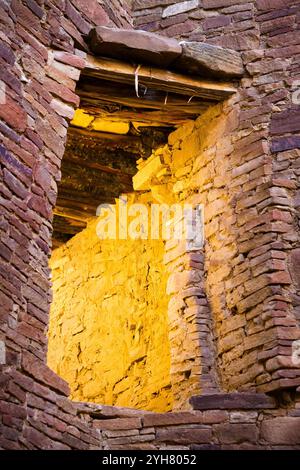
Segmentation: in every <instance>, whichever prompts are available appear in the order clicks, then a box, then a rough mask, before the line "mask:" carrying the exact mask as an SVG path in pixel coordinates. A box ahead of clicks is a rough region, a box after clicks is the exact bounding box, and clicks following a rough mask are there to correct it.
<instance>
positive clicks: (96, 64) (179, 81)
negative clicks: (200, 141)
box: [82, 55, 236, 101]
mask: <svg viewBox="0 0 300 470" xmlns="http://www.w3.org/2000/svg"><path fill="white" fill-rule="evenodd" d="M82 75H83V76H84V75H87V76H93V77H97V78H99V79H104V80H112V81H114V82H118V83H130V84H132V85H133V86H135V80H136V79H138V83H139V84H140V85H144V86H146V87H149V88H152V89H154V90H164V91H169V92H172V93H177V94H179V95H187V96H190V97H191V96H198V97H200V98H204V99H208V100H213V101H221V100H224V99H225V98H227V97H228V96H230V95H232V94H233V93H235V92H236V88H235V87H233V86H232V85H231V84H230V83H224V82H213V81H209V80H200V79H196V78H192V77H188V76H186V75H182V74H179V73H174V72H170V71H169V70H162V69H159V68H157V67H150V66H147V65H141V66H139V69H137V67H135V66H133V65H131V64H128V63H125V62H121V61H119V60H113V59H107V58H103V57H93V56H91V55H88V56H87V61H86V67H85V68H84V70H83V72H82Z"/></svg>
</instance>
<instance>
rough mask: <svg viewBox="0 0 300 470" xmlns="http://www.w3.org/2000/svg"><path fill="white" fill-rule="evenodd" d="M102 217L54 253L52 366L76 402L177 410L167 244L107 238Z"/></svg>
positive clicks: (154, 241) (51, 336) (51, 262)
mask: <svg viewBox="0 0 300 470" xmlns="http://www.w3.org/2000/svg"><path fill="white" fill-rule="evenodd" d="M96 227H97V220H96V221H95V222H91V223H90V224H89V226H88V227H87V228H86V229H85V230H83V231H82V232H81V233H79V234H78V235H76V236H75V237H73V238H72V239H71V240H70V241H69V242H68V243H66V244H65V245H63V246H62V247H61V248H58V249H56V250H55V251H54V252H53V255H52V257H51V261H50V268H51V269H52V281H53V296H54V298H53V303H52V306H51V311H50V325H49V343H48V365H49V367H51V369H53V370H54V371H55V372H56V373H57V374H58V375H59V376H61V377H63V378H64V379H65V380H66V381H67V382H68V383H69V385H70V388H71V398H72V399H73V400H76V401H89V402H95V403H103V404H108V405H117V406H127V407H128V406H130V407H132V408H142V409H148V410H152V411H168V410H170V409H171V408H172V392H171V385H170V346H169V338H168V335H169V331H168V318H167V304H168V298H167V295H166V283H167V272H166V270H165V266H164V264H163V255H164V243H163V242H162V241H161V240H153V241H152V240H130V239H129V240H100V239H99V238H98V237H97V234H96Z"/></svg>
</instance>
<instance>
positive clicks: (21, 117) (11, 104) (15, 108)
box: [0, 93, 27, 132]
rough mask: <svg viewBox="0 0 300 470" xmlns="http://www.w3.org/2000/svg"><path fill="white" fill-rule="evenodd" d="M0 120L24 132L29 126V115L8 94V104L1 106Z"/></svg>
mask: <svg viewBox="0 0 300 470" xmlns="http://www.w3.org/2000/svg"><path fill="white" fill-rule="evenodd" d="M0 118H2V119H4V121H5V122H7V124H8V125H9V126H11V127H12V128H13V129H15V130H17V131H21V132H22V131H24V130H25V128H26V125H27V114H26V112H25V111H24V109H23V108H21V106H19V104H17V103H16V102H15V101H13V100H12V99H11V97H10V96H9V95H8V93H6V102H5V103H4V104H1V105H0Z"/></svg>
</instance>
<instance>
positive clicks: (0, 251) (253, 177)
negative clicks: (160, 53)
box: [0, 0, 300, 449]
mask: <svg viewBox="0 0 300 470" xmlns="http://www.w3.org/2000/svg"><path fill="white" fill-rule="evenodd" d="M159 3H160V5H159V6H157V2H154V1H152V0H141V1H140V0H135V1H134V2H133V9H134V11H135V25H136V26H138V27H142V28H145V29H148V30H152V31H159V32H160V33H161V34H167V35H169V36H172V37H178V38H181V39H187V38H189V39H194V40H205V41H207V42H209V43H213V44H217V45H223V46H226V47H230V48H233V49H236V50H239V51H242V52H243V59H244V63H245V65H246V68H247V71H248V76H246V77H245V78H244V79H243V80H242V82H241V85H240V87H239V91H238V94H237V95H236V97H235V98H234V99H233V100H232V101H231V102H229V103H226V104H225V107H224V109H222V112H224V113H225V116H226V119H225V116H224V115H223V116H221V115H220V116H219V117H218V116H217V115H216V116H215V120H213V121H212V123H211V127H210V128H206V127H205V126H203V122H202V125H201V119H200V120H199V121H198V125H199V129H200V131H201V132H202V134H203V133H204V136H203V141H205V139H207V138H212V140H213V141H214V143H215V145H212V144H210V146H209V147H210V149H208V148H207V150H206V152H205V158H206V160H203V161H202V160H201V159H200V160H199V165H200V167H201V171H199V172H198V174H197V173H196V172H194V175H195V178H196V181H197V178H199V180H198V185H199V186H197V188H198V189H199V187H201V188H204V187H205V185H206V184H207V185H208V188H209V191H208V190H207V189H208V188H207V189H204V195H203V196H201V197H204V196H205V197H207V202H208V208H207V209H208V215H207V218H208V219H207V221H208V226H207V228H206V234H207V238H208V244H207V247H206V260H208V261H209V265H208V261H205V263H206V272H207V276H208V282H207V283H206V285H207V293H208V297H210V299H211V300H210V302H211V311H212V314H213V319H214V321H215V324H216V330H215V331H216V340H217V341H216V343H217V344H216V346H217V348H219V349H218V353H219V356H218V361H217V362H218V370H219V377H221V378H223V384H224V387H225V388H227V389H230V388H235V387H239V388H240V387H244V386H245V387H249V386H250V387H256V388H257V389H263V390H266V391H272V390H275V389H277V390H278V389H279V388H282V387H295V386H296V385H299V374H298V372H299V370H296V369H295V368H293V367H291V362H290V358H291V343H292V341H293V340H294V339H299V330H298V323H299V304H300V301H299V293H300V290H299V268H298V261H299V232H298V231H299V223H298V222H299V221H298V212H297V210H298V207H299V133H300V126H299V122H300V120H299V105H298V104H297V103H293V101H292V96H293V94H294V91H295V90H294V88H295V85H294V81H295V80H297V79H298V80H299V78H300V77H299V51H300V44H299V35H298V34H297V31H298V29H299V19H300V16H299V1H297V0H276V1H272V2H271V1H270V0H256V1H249V2H244V1H237V0H201V1H199V4H198V2H196V0H192V1H187V2H184V3H185V6H184V8H186V10H185V11H182V10H181V13H180V12H179V11H178V10H177V12H176V9H177V8H178V6H179V5H180V3H182V4H183V2H180V3H178V2H176V4H174V2H173V0H160V2H159ZM111 4H112V2H103V7H101V6H100V4H99V2H96V0H95V1H94V0H90V1H89V2H85V1H84V2H83V1H81V0H51V1H50V0H39V1H37V2H32V1H30V0H24V1H21V0H12V1H11V2H7V1H5V0H1V1H0V8H1V16H0V23H1V41H2V42H1V45H0V64H1V67H0V80H2V81H4V83H5V84H6V87H7V88H6V90H7V93H6V104H5V105H1V106H0V118H1V121H0V133H1V145H0V155H1V178H2V181H3V182H4V184H2V185H1V187H0V191H1V222H0V230H1V243H0V256H1V263H0V267H1V284H0V294H1V327H0V328H1V337H0V341H1V362H2V363H4V364H2V365H0V381H1V391H0V411H1V437H0V447H1V448H5V449H14V448H16V449H19V448H23V449H24V448H57V449H59V448H78V449H81V448H91V447H96V448H102V443H101V442H100V443H99V432H95V430H93V427H92V422H91V420H90V419H86V416H87V414H86V413H84V412H79V411H78V408H77V405H74V404H72V403H71V402H70V401H69V400H67V399H66V398H65V396H66V395H67V394H68V393H69V392H68V387H67V386H66V384H65V382H64V381H63V380H62V379H59V378H58V377H57V376H56V375H55V374H54V373H53V372H52V371H51V370H50V369H49V368H47V366H45V355H46V353H45V351H46V335H45V329H46V325H47V323H48V309H49V304H50V283H49V269H48V257H49V254H50V246H51V231H52V226H51V218H52V215H51V212H52V207H53V206H54V204H55V200H56V193H57V188H56V180H57V179H58V178H59V176H60V162H61V158H62V156H63V153H64V144H65V138H66V132H67V127H68V121H69V119H70V118H71V117H72V115H73V108H74V107H76V106H77V104H78V99H77V97H76V95H75V94H74V90H75V86H76V81H77V80H78V77H79V75H80V69H81V68H82V67H84V53H83V51H84V50H85V47H86V46H85V44H84V42H83V39H82V36H83V35H85V34H87V33H88V31H89V29H90V27H91V25H95V24H110V25H112V24H115V25H118V26H120V25H122V26H123V25H124V26H130V23H131V20H130V18H129V17H128V16H127V14H126V8H125V9H123V8H120V9H119V8H118V7H119V6H120V3H119V2H116V3H115V4H114V8H111V6H110V5H111ZM124 5H125V4H124ZM171 5H172V6H174V5H176V8H175V13H177V14H170V10H169V13H167V12H166V11H165V8H166V7H169V6H171ZM186 5H187V7H186ZM190 7H191V8H190ZM163 11H164V12H165V14H163ZM173 12H174V9H173ZM108 15H111V19H110V18H109V16H108ZM165 15H166V16H165ZM215 111H216V113H217V114H218V112H219V111H221V110H219V111H218V109H216V110H215ZM204 129H205V130H204ZM229 129H230V130H231V135H230V137H229V136H228V133H229ZM221 130H222V132H221ZM197 132H198V131H197ZM197 132H196V133H195V134H194V138H195V139H197V137H196V136H197V135H198V133H197ZM224 132H225V134H224ZM212 133H213V134H214V135H213V136H212V135H211V134H212ZM220 133H221V134H222V140H221V138H220V142H219V140H217V138H216V136H220ZM226 133H227V138H226ZM201 145H202V144H201ZM221 147H222V148H221ZM210 154H212V155H213V156H214V157H215V158H217V161H218V166H217V168H216V167H215V163H214V161H213V158H212V159H211V160H210ZM226 157H228V158H226ZM204 162H206V163H204ZM186 168H188V165H187V166H186ZM192 169H193V168H191V170H192ZM195 169H196V167H194V169H193V170H195ZM211 172H212V173H213V175H214V187H213V188H212V187H209V185H210V184H211V183H210V182H209V181H210V178H211V176H210V173H211ZM180 179H182V180H183V188H182V190H181V191H178V193H179V194H180V192H182V196H183V197H185V196H184V194H185V192H191V193H192V191H197V192H198V189H197V188H196V189H195V190H192V189H191V187H190V186H189V185H188V186H186V185H185V182H184V179H185V178H184V175H182V176H181V177H180ZM190 190H191V191H190ZM201 192H202V191H200V193H201ZM187 197H190V194H189V195H188V196H187ZM221 214H223V215H226V217H220V215H221ZM210 217H211V219H210ZM210 220H211V222H212V223H210ZM224 259H225V260H226V263H224ZM225 292H226V294H225ZM196 297H197V296H196ZM245 321H246V323H245ZM206 337H207V335H206ZM232 346H233V347H232ZM246 351H249V352H247V353H246V354H243V353H245V352H246ZM257 361H259V362H257ZM228 365H229V367H228ZM209 367H210V369H211V371H212V368H211V366H209ZM227 367H228V370H227ZM225 368H226V370H225ZM239 373H240V375H238V374H239ZM230 377H234V378H236V377H237V379H236V380H234V381H233V382H231V379H230V381H229V378H230ZM288 406H291V407H292V408H293V409H291V410H289V408H288ZM296 406H297V405H296ZM298 412H299V411H298V410H297V407H296V408H295V404H294V403H293V402H291V404H290V405H286V407H283V408H279V407H278V408H277V410H275V411H274V412H272V414H270V413H269V412H268V411H267V412H266V416H265V417H266V419H267V420H266V421H263V422H261V421H259V424H258V427H257V428H255V429H256V431H255V430H254V428H253V427H251V429H250V430H249V429H248V428H245V424H246V425H247V423H242V424H243V426H242V427H237V428H235V429H236V431H237V432H236V434H235V436H236V437H235V438H234V442H233V443H232V444H231V442H230V443H228V439H230V438H229V437H228V435H231V433H232V432H233V428H232V426H233V424H234V423H233V424H232V425H230V426H229V428H228V427H227V428H226V426H225V427H224V425H222V423H219V424H218V423H216V425H215V427H213V431H212V432H213V434H210V432H211V431H208V432H207V431H206V434H205V437H202V438H201V437H199V439H198V438H197V437H196V436H198V435H199V436H201V435H202V436H203V434H202V433H199V434H198V433H196V434H195V437H194V439H196V440H197V439H198V441H199V440H200V439H205V440H208V439H212V440H213V441H214V440H215V442H216V443H218V444H217V445H220V442H221V443H223V444H222V445H223V446H227V445H232V446H233V447H234V446H237V445H238V446H241V445H242V443H243V442H249V440H254V439H255V440H256V441H255V442H256V443H257V444H252V446H255V447H257V446H260V447H265V448H270V446H271V447H273V448H274V447H275V448H276V446H289V445H292V443H294V446H297V445H298V447H299V439H298V438H297V434H296V431H297V429H299V422H298V421H299V418H297V413H298ZM287 413H288V414H289V416H286V414H287ZM274 415H275V416H274ZM88 416H89V415H88ZM169 416H172V415H169ZM181 416H182V415H181ZM226 416H227V415H226ZM271 416H272V417H273V419H271ZM170 419H172V418H170ZM201 419H202V418H201ZM205 419H206V418H205ZM226 419H227V418H226ZM233 419H236V418H233ZM242 419H243V418H242ZM247 419H248V418H247ZM249 419H250V418H249ZM251 419H253V418H251ZM255 419H256V418H255ZM183 420H184V423H185V424H184V425H183V427H185V426H188V427H189V425H188V424H187V423H188V418H187V416H185V417H184V418H183ZM220 424H221V428H220V427H219V426H220ZM115 425H116V423H114V426H115ZM202 425H203V421H201V426H202ZM123 426H124V425H123ZM175 426H178V425H177V424H176V425H175ZM179 426H180V425H179ZM192 426H194V425H193V424H192ZM213 426H214V425H213ZM234 426H236V425H234ZM239 426H240V425H239ZM247 426H248V425H247ZM139 429H141V428H140V427H139V426H136V427H135V428H134V429H133V432H130V433H129V436H128V431H127V438H128V437H130V435H141V436H143V435H144V431H143V432H142V431H139ZM149 429H151V431H150V432H148V434H150V438H149V437H141V438H140V441H145V442H146V443H145V444H144V445H145V446H147V448H149V446H150V445H153V446H154V447H164V446H170V445H172V446H176V445H178V439H179V440H181V442H180V443H179V445H181V444H182V445H186V444H185V443H183V442H182V439H184V428H182V427H179V428H178V429H180V436H181V437H176V435H178V434H176V433H178V429H177V430H176V432H175V434H173V436H170V434H169V435H168V434H166V433H162V434H161V435H160V436H159V433H158V430H157V428H156V427H153V428H148V430H149ZM192 429H193V434H194V427H193V428H192ZM210 429H211V428H210ZM220 429H221V430H222V429H223V431H222V432H223V434H221V436H222V437H217V436H220V434H218V432H220V431H219V430H220ZM246 429H248V431H246ZM122 431H124V430H122ZM125 431H126V430H125ZM129 431H130V430H129ZM242 431H243V432H246V435H245V434H244V435H243V436H244V437H240V436H241V433H242ZM247 432H249V433H250V434H247ZM224 433H225V434H224ZM258 433H260V434H258ZM125 434H126V432H125ZM125 434H124V432H123V435H124V437H123V441H122V440H121V442H120V441H119V442H115V444H112V443H111V444H110V445H114V446H117V445H120V446H121V445H126V447H128V446H129V444H130V441H131V443H132V442H134V439H129V440H127V441H126V440H125V441H124V439H125V437H126V436H125ZM146 434H147V432H146ZM249 435H250V437H249ZM188 436H189V438H188V439H189V440H190V438H191V437H190V436H191V432H190V431H189V434H188ZM212 436H213V437H212ZM224 436H225V437H224ZM226 436H227V437H226ZM251 436H255V438H254V437H251ZM295 436H296V437H295ZM115 437H116V435H115ZM116 438H117V437H116ZM157 439H160V440H161V444H157V443H155V441H156V440H157ZM257 439H258V440H257ZM225 441H226V442H225ZM151 442H152V443H151ZM153 442H154V443H153ZM193 442H194V441H193ZM198 444H199V442H198ZM198 444H197V443H194V444H192V445H198ZM139 445H140V444H139ZM246 445H247V444H246Z"/></svg>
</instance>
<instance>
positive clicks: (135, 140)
mask: <svg viewBox="0 0 300 470" xmlns="http://www.w3.org/2000/svg"><path fill="white" fill-rule="evenodd" d="M68 135H71V136H82V137H84V138H88V139H96V140H100V141H101V140H102V141H111V142H113V143H115V144H117V143H118V144H120V145H126V144H130V145H136V146H140V145H141V141H140V139H139V137H136V136H132V135H123V134H111V133H109V132H99V131H90V130H85V129H82V128H81V127H75V126H69V129H68Z"/></svg>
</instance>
